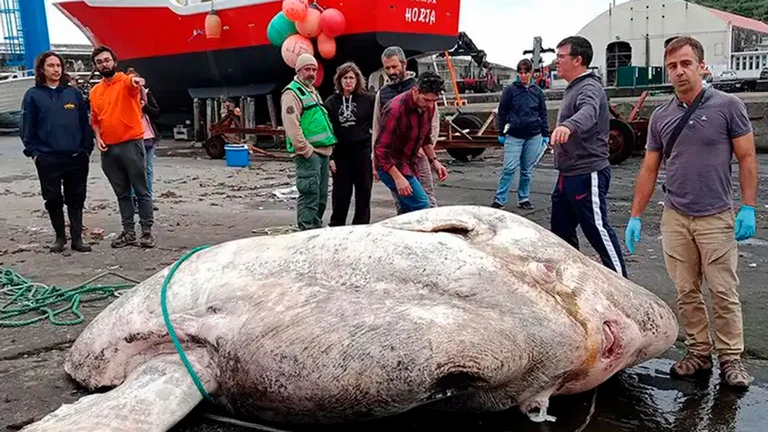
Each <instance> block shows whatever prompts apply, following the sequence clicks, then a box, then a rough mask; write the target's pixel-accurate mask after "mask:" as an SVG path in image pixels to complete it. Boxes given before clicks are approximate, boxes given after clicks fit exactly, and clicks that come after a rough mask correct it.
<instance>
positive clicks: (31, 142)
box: [20, 51, 93, 252]
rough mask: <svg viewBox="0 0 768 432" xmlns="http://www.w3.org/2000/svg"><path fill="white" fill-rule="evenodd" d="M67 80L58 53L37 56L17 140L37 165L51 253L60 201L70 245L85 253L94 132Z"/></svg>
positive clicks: (60, 221)
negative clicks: (50, 231)
mask: <svg viewBox="0 0 768 432" xmlns="http://www.w3.org/2000/svg"><path fill="white" fill-rule="evenodd" d="M69 81H70V78H69V76H68V75H67V74H66V72H64V60H63V59H62V58H61V56H60V55H58V54H56V53H54V52H51V51H47V52H44V53H42V54H40V55H39V56H38V57H37V59H36V60H35V86H34V87H32V88H30V89H29V90H27V92H26V94H25V95H24V100H23V102H22V105H21V125H20V126H21V127H20V129H21V141H22V142H23V143H24V155H25V156H27V157H30V158H32V160H33V161H34V163H35V168H37V174H38V177H39V178H40V187H41V190H42V195H43V201H45V208H46V210H48V216H49V217H50V219H51V225H53V230H54V231H55V232H56V240H55V241H54V243H53V245H52V246H51V252H63V251H64V245H65V244H66V242H67V236H66V232H65V223H64V204H66V205H67V213H68V214H69V225H70V228H69V230H70V231H69V233H70V236H71V237H72V250H75V251H78V252H89V251H90V250H91V247H90V246H88V245H86V244H85V243H83V239H82V230H83V206H84V205H85V191H86V186H87V185H88V167H89V165H88V164H89V162H90V155H91V152H92V151H93V133H92V131H91V125H90V122H89V121H88V107H87V106H86V103H85V100H84V99H83V95H82V94H81V93H80V91H79V90H78V89H77V88H75V87H72V86H70V85H69ZM62 188H63V190H64V193H63V194H62Z"/></svg>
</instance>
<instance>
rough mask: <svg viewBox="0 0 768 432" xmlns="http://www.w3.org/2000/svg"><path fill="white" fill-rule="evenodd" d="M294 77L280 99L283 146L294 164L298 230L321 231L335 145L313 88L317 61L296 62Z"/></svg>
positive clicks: (307, 58)
mask: <svg viewBox="0 0 768 432" xmlns="http://www.w3.org/2000/svg"><path fill="white" fill-rule="evenodd" d="M295 69H296V76H295V77H294V78H293V80H292V81H291V83H290V84H288V85H287V86H286V87H285V89H283V95H282V96H281V98H280V106H281V117H282V120H283V127H284V128H285V137H286V147H287V150H288V153H290V155H291V157H292V158H293V160H294V162H295V163H296V189H298V191H299V199H298V203H297V206H296V220H297V225H298V228H299V230H301V231H305V230H310V229H317V228H322V226H323V215H324V214H325V209H326V207H327V205H328V162H329V158H330V156H331V154H332V153H333V146H334V144H336V136H335V135H334V134H333V126H332V125H331V119H330V117H329V116H328V111H326V109H325V107H324V106H323V100H322V99H321V98H320V95H319V94H318V93H317V90H316V89H315V86H314V82H315V79H316V78H317V60H315V58H314V57H313V56H312V55H310V54H307V53H304V54H302V55H301V56H299V58H298V59H297V60H296V66H295Z"/></svg>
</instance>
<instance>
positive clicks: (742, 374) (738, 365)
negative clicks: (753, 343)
mask: <svg viewBox="0 0 768 432" xmlns="http://www.w3.org/2000/svg"><path fill="white" fill-rule="evenodd" d="M720 378H721V379H722V380H723V381H724V382H725V383H726V384H728V385H729V386H731V387H737V388H743V389H746V388H748V387H749V385H750V384H751V383H752V381H754V378H752V377H751V376H750V375H749V374H748V373H747V370H746V369H745V368H744V363H742V361H741V360H740V359H734V360H726V361H723V362H720Z"/></svg>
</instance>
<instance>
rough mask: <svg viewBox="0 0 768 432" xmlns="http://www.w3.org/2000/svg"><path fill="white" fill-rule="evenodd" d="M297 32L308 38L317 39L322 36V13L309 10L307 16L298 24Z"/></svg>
mask: <svg viewBox="0 0 768 432" xmlns="http://www.w3.org/2000/svg"><path fill="white" fill-rule="evenodd" d="M296 30H298V31H299V33H300V34H302V35H304V36H306V37H308V38H313V37H317V35H319V34H320V11H319V10H317V9H315V8H309V9H307V16H305V17H304V19H303V20H301V21H297V22H296Z"/></svg>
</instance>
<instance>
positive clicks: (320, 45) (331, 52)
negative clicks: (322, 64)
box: [317, 33, 336, 60]
mask: <svg viewBox="0 0 768 432" xmlns="http://www.w3.org/2000/svg"><path fill="white" fill-rule="evenodd" d="M317 52H319V53H320V56H322V57H323V58H324V59H326V60H330V59H332V58H333V57H334V56H335V55H336V39H334V38H332V37H328V36H326V35H325V33H320V36H318V37H317Z"/></svg>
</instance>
